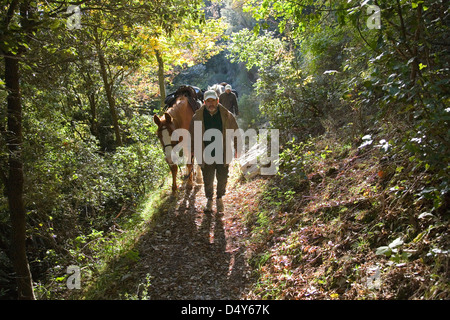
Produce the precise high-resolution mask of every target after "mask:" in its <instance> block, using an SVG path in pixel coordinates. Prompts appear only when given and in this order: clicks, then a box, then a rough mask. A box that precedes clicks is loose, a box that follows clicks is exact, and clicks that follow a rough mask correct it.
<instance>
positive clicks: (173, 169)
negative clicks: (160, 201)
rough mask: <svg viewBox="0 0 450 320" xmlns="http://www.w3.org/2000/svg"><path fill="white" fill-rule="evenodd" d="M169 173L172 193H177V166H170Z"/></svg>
mask: <svg viewBox="0 0 450 320" xmlns="http://www.w3.org/2000/svg"><path fill="white" fill-rule="evenodd" d="M170 171H171V172H172V193H175V192H177V190H178V187H177V173H178V166H177V165H176V164H172V165H170Z"/></svg>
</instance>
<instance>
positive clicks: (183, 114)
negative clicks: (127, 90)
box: [153, 86, 199, 192]
mask: <svg viewBox="0 0 450 320" xmlns="http://www.w3.org/2000/svg"><path fill="white" fill-rule="evenodd" d="M174 101H175V102H174V103H173V105H172V106H170V108H169V109H167V111H166V112H165V113H164V115H163V116H162V117H158V116H157V115H156V114H155V115H154V116H153V120H154V121H155V123H156V125H157V126H158V131H157V134H158V138H159V140H160V141H161V144H162V146H163V148H164V154H165V158H166V161H167V163H168V164H169V167H170V171H171V172H172V192H176V191H177V190H178V187H177V173H178V166H177V164H175V163H174V161H173V160H172V155H171V154H172V150H173V148H174V147H175V146H176V145H177V144H178V143H179V142H181V141H182V140H181V139H180V141H177V142H172V139H171V137H172V133H173V132H174V131H175V130H176V129H180V128H182V129H186V130H189V126H190V123H191V120H192V117H193V116H194V113H195V111H196V110H197V109H198V107H199V105H198V103H199V102H197V94H196V92H195V90H194V89H193V88H192V87H191V86H181V87H180V88H178V90H177V91H176V92H175V100H174ZM189 153H190V152H189ZM189 156H190V155H189ZM189 163H191V164H189ZM186 166H187V171H188V176H187V179H188V181H187V185H188V186H192V185H193V180H194V170H193V168H194V167H193V164H192V161H191V162H188V164H187V165H186Z"/></svg>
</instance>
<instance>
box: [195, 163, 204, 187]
mask: <svg viewBox="0 0 450 320" xmlns="http://www.w3.org/2000/svg"><path fill="white" fill-rule="evenodd" d="M195 170H196V173H195V182H196V183H197V184H203V176H202V168H201V167H200V166H199V165H198V164H196V165H195Z"/></svg>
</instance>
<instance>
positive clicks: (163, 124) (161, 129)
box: [153, 112, 176, 164]
mask: <svg viewBox="0 0 450 320" xmlns="http://www.w3.org/2000/svg"><path fill="white" fill-rule="evenodd" d="M153 120H154V122H155V123H156V125H157V126H158V130H157V135H158V138H159V141H160V142H161V145H162V146H163V149H164V154H165V157H166V161H167V163H169V164H173V161H172V150H173V148H174V147H175V145H176V144H175V143H174V142H172V138H171V137H172V133H173V132H174V131H175V124H174V122H173V119H172V116H171V115H170V114H168V113H167V112H166V113H164V115H163V116H162V117H161V118H160V117H158V115H156V114H155V115H154V116H153Z"/></svg>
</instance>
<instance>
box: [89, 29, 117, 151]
mask: <svg viewBox="0 0 450 320" xmlns="http://www.w3.org/2000/svg"><path fill="white" fill-rule="evenodd" d="M94 36H95V44H96V47H97V55H98V62H99V64H100V73H101V76H102V79H103V84H104V86H105V92H106V99H107V100H108V105H109V111H110V113H111V118H112V121H113V126H114V132H115V135H116V144H117V146H119V147H120V146H122V138H121V136H120V128H119V119H118V117H117V112H116V102H115V101H114V98H113V95H112V90H111V89H112V88H111V84H110V83H109V80H108V72H107V71H106V61H105V56H104V54H103V50H102V48H101V44H100V38H99V37H98V32H97V29H96V28H94Z"/></svg>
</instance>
